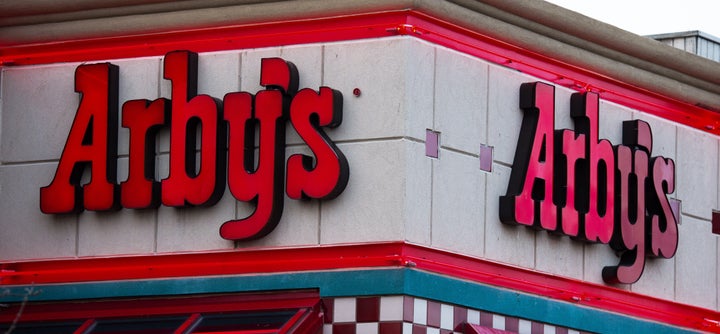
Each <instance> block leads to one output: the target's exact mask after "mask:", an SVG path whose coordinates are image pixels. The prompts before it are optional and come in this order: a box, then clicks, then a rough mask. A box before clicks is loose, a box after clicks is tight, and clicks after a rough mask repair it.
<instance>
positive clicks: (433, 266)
mask: <svg viewBox="0 0 720 334" xmlns="http://www.w3.org/2000/svg"><path fill="white" fill-rule="evenodd" d="M380 267H397V268H401V267H409V268H415V269H419V270H424V271H428V272H432V273H438V274H442V275H448V276H451V277H455V278H460V279H466V280H470V281H473V282H476V283H481V284H488V285H493V286H497V287H502V288H508V289H512V290H514V291H521V292H525V293H530V294H535V295H540V296H545V297H548V298H552V299H555V300H562V301H566V302H571V303H576V304H578V305H583V306H589V307H594V308H598V309H603V310H608V311H612V312H619V313H622V314H627V315H632V316H637V317H641V318H645V319H650V320H655V321H661V322H663V323H668V324H674V325H678V326H683V327H689V328H697V329H704V328H705V327H702V324H704V323H705V322H706V320H707V319H718V318H720V312H716V311H714V310H709V309H704V308H700V307H696V306H691V305H684V304H680V303H677V302H673V301H668V300H664V299H659V298H655V297H650V296H645V295H640V294H637V293H633V292H631V291H626V290H621V289H618V288H614V287H611V286H606V285H599V284H594V283H589V282H584V281H580V280H576V279H571V278H566V277H560V276H555V275H551V274H547V273H543V272H538V271H534V270H530V269H525V268H519V267H515V266H512V265H508V264H503V263H499V262H494V261H490V260H486V259H480V258H474V257H470V256H465V255H460V254H455V253H451V252H447V251H441V250H437V249H432V248H428V247H424V246H419V245H413V244H407V243H404V242H383V243H365V244H350V245H334V246H314V247H300V248H278V249H259V250H243V251H226V252H213V253H203V254H169V255H144V256H130V257H109V258H84V259H67V260H48V261H34V262H11V263H4V264H0V286H3V285H5V286H8V285H29V284H46V283H73V282H90V281H109V280H128V279H153V278H173V277H175V278H179V277H201V276H214V275H240V274H268V273H282V272H299V271H321V270H332V269H367V268H380Z"/></svg>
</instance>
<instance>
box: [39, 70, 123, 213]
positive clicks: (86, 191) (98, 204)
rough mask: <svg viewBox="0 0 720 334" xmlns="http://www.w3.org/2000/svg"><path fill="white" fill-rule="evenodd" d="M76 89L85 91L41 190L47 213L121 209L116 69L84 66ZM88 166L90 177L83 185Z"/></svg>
mask: <svg viewBox="0 0 720 334" xmlns="http://www.w3.org/2000/svg"><path fill="white" fill-rule="evenodd" d="M75 91H76V92H79V93H81V94H82V99H81V100H80V106H79V107H78V110H77V113H76V114H75V120H73V124H72V127H71V128H70V134H68V138H67V141H66V142H65V148H64V149H63V153H62V156H61V157H60V162H59V163H58V168H57V171H56V172H55V177H54V178H53V181H52V183H50V185H49V186H47V187H43V188H41V189H40V210H41V211H42V212H44V213H73V212H80V211H82V210H83V208H85V209H87V210H94V211H102V210H114V209H119V200H118V198H119V189H120V188H119V186H118V185H117V184H116V182H117V181H116V175H117V126H118V124H117V121H118V115H117V109H118V68H117V66H115V65H112V64H110V63H104V64H93V65H81V66H78V68H77V70H75ZM85 167H90V171H91V173H92V174H91V175H92V176H91V180H90V183H88V184H87V185H84V186H81V185H80V179H81V177H82V174H83V170H84V169H85Z"/></svg>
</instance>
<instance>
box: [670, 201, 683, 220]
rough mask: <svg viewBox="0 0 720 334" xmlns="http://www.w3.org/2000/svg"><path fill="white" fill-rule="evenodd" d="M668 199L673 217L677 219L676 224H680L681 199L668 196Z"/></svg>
mask: <svg viewBox="0 0 720 334" xmlns="http://www.w3.org/2000/svg"><path fill="white" fill-rule="evenodd" d="M668 201H669V202H670V210H672V212H673V214H674V215H675V219H677V224H678V225H680V224H682V201H681V200H679V199H674V198H670V199H668Z"/></svg>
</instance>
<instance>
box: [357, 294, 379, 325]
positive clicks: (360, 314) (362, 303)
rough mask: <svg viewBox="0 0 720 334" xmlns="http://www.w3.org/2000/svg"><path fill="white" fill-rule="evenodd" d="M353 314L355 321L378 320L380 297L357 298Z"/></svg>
mask: <svg viewBox="0 0 720 334" xmlns="http://www.w3.org/2000/svg"><path fill="white" fill-rule="evenodd" d="M355 314H356V317H355V318H356V320H357V322H378V321H380V297H362V298H358V299H357V304H356V307H355Z"/></svg>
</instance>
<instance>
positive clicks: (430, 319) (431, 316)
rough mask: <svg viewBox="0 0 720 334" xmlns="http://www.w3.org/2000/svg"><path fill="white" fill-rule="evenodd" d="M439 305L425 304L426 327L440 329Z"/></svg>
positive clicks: (433, 303) (436, 303) (431, 302)
mask: <svg viewBox="0 0 720 334" xmlns="http://www.w3.org/2000/svg"><path fill="white" fill-rule="evenodd" d="M440 310H441V309H440V303H438V302H433V301H428V302H427V325H428V326H430V327H436V328H440Z"/></svg>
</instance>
